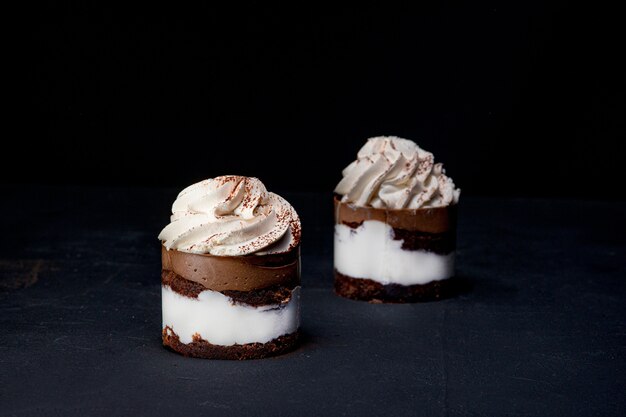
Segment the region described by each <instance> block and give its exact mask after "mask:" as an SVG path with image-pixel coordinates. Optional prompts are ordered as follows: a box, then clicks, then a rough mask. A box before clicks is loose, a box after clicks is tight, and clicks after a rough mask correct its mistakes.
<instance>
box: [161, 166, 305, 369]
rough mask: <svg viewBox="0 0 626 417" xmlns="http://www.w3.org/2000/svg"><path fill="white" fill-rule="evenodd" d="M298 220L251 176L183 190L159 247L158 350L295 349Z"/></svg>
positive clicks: (237, 355) (229, 355)
mask: <svg viewBox="0 0 626 417" xmlns="http://www.w3.org/2000/svg"><path fill="white" fill-rule="evenodd" d="M300 230H301V229H300V219H299V218H298V214H297V213H296V211H295V210H294V209H293V207H292V206H291V205H290V204H289V203H288V202H287V201H286V200H285V199H283V198H282V197H280V196H279V195H277V194H274V193H271V192H267V190H266V189H265V186H264V185H263V183H261V181H259V180H258V179H256V178H250V177H242V176H223V177H217V178H213V179H208V180H205V181H201V182H199V183H197V184H194V185H191V186H189V187H187V188H185V189H184V190H183V191H181V192H180V194H179V195H178V198H177V199H176V201H174V204H173V205H172V216H171V223H170V224H168V225H167V226H166V227H165V228H164V229H163V230H162V231H161V233H160V234H159V239H160V240H161V243H162V246H161V255H162V272H161V289H162V306H163V330H162V335H163V344H164V345H165V346H166V347H168V348H170V349H172V350H174V351H176V352H178V353H181V354H183V355H185V356H194V357H201V358H210V359H255V358H263V357H267V356H273V355H277V354H281V353H284V352H287V351H289V350H290V349H293V348H294V347H295V345H296V344H297V340H298V328H299V325H300Z"/></svg>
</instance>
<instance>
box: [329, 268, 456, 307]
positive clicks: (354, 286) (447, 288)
mask: <svg viewBox="0 0 626 417" xmlns="http://www.w3.org/2000/svg"><path fill="white" fill-rule="evenodd" d="M455 287H456V286H455V283H454V279H453V278H449V279H444V280H441V281H432V282H429V283H428V284H423V285H400V284H381V283H380V282H376V281H373V280H371V279H363V278H352V277H349V276H347V275H343V274H341V273H339V272H337V271H336V270H335V292H336V293H337V294H338V295H340V296H342V297H346V298H351V299H353V300H361V301H369V302H370V303H413V302H419V301H434V300H440V299H443V298H448V297H451V296H453V295H454V293H455V292H456V288H455Z"/></svg>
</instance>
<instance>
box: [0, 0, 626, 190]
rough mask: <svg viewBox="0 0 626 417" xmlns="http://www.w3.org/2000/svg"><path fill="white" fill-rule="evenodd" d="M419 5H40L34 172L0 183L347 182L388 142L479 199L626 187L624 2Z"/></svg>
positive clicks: (28, 116)
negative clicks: (432, 161)
mask: <svg viewBox="0 0 626 417" xmlns="http://www.w3.org/2000/svg"><path fill="white" fill-rule="evenodd" d="M410 3H412V2H405V3H400V4H393V3H389V2H367V3H361V4H360V5H358V6H340V5H337V4H335V5H333V6H332V7H326V6H323V5H321V4H317V3H307V4H298V5H292V6H281V7H280V8H279V7H271V6H269V5H267V4H266V3H265V2H252V3H245V4H244V3H240V2H237V3H236V4H233V5H232V6H224V5H222V6H219V7H216V6H205V7H199V6H194V7H192V6H175V5H174V4H172V3H170V4H168V5H166V6H158V5H155V4H152V5H150V6H148V7H146V6H132V7H131V6H129V5H126V6H124V7H121V8H115V7H114V6H111V5H95V4H92V3H91V2H80V4H77V5H74V6H68V5H65V6H58V5H57V6H50V5H48V6H45V7H38V8H33V10H30V11H29V12H28V18H27V19H26V20H25V21H24V22H23V24H22V23H20V24H19V26H20V30H19V32H18V33H17V35H14V38H15V39H16V40H17V45H18V48H17V49H18V50H19V55H20V59H18V60H17V63H18V64H22V63H23V64H25V65H24V68H23V69H18V72H19V73H20V74H19V79H20V80H21V81H20V82H19V83H17V84H15V85H17V89H18V90H19V97H20V101H19V104H18V105H16V106H13V108H12V112H11V113H10V114H9V116H10V117H9V119H11V120H10V121H11V122H13V123H16V125H17V126H18V129H16V132H17V133H16V134H15V136H13V135H12V136H11V137H9V138H8V139H9V140H11V143H12V145H14V146H16V147H17V160H18V161H21V162H24V163H25V165H24V166H25V167H26V168H25V169H24V170H17V171H16V170H14V169H12V168H8V167H7V165H6V164H3V165H4V166H3V168H2V170H3V171H4V172H2V176H1V181H2V182H4V183H13V184H15V183H17V184H21V183H27V184H82V185H91V184H99V185H142V186H143V185H148V186H173V187H177V188H182V187H183V186H186V185H188V184H189V183H191V182H193V181H197V180H200V179H203V178H208V177H213V176H217V175H222V174H226V173H236V174H244V175H253V176H258V177H260V178H261V179H262V180H263V181H264V182H265V183H266V185H267V186H268V188H269V189H278V190H305V191H306V190H318V191H319V190H325V191H330V190H332V188H333V187H334V185H335V184H336V182H337V181H338V180H339V178H340V175H341V174H340V170H341V169H342V168H343V167H344V166H345V165H347V164H348V163H349V162H350V161H352V160H353V159H354V156H355V154H356V151H357V150H358V148H359V147H360V146H361V145H362V143H363V142H364V141H365V139H366V138H367V137H370V136H376V135H384V134H387V135H398V136H403V137H407V138H410V139H413V140H415V141H416V142H418V144H420V145H421V146H422V147H423V148H425V149H427V150H429V151H432V152H434V153H435V155H436V157H437V159H438V160H439V161H442V162H444V163H445V166H446V168H447V170H448V173H449V174H450V175H451V176H452V177H453V178H454V179H455V181H456V183H457V185H458V186H460V187H461V188H462V189H463V192H464V193H465V195H513V196H566V197H567V196H570V197H583V198H601V199H622V198H623V197H622V196H621V195H619V194H618V193H616V192H615V188H614V187H615V185H616V180H617V177H618V176H619V174H620V173H621V167H622V166H623V164H624V161H625V157H624V152H623V150H624V145H623V140H624V138H625V137H626V135H625V129H624V114H625V105H624V67H623V66H622V65H621V64H620V62H621V59H620V58H621V55H623V45H620V44H619V41H618V39H619V38H620V36H619V35H620V32H621V31H622V30H621V28H620V26H621V25H622V24H621V22H619V21H618V15H617V13H615V12H614V11H611V10H609V9H603V8H600V7H596V8H589V7H586V8H579V7H576V6H574V5H572V4H568V3H565V2H532V1H530V2H529V1H524V2H506V4H498V3H496V2H488V1H479V2H471V4H470V5H464V6H463V5H456V4H452V3H449V2H432V4H429V5H422V6H418V7H416V6H415V5H411V4H410ZM133 7H134V8H133ZM18 68H22V67H21V65H19V66H18Z"/></svg>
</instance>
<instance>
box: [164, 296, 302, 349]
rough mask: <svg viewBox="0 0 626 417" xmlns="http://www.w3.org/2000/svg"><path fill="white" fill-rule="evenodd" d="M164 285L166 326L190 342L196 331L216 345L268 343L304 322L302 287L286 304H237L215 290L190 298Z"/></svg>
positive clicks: (182, 341)
mask: <svg viewBox="0 0 626 417" xmlns="http://www.w3.org/2000/svg"><path fill="white" fill-rule="evenodd" d="M161 289H162V291H161V293H162V306H163V328H165V327H166V326H169V327H171V328H172V330H173V331H174V333H176V334H177V335H178V337H179V339H180V341H181V343H190V342H191V341H192V339H193V335H194V334H196V333H197V334H199V335H200V336H201V337H202V339H204V340H206V341H208V342H209V343H212V344H214V345H222V346H232V345H234V344H240V345H242V344H245V343H255V342H256V343H266V342H269V341H270V340H272V339H276V338H277V337H279V336H282V335H285V334H289V333H293V332H295V331H296V330H297V329H298V327H299V326H300V287H296V288H295V289H294V290H293V292H292V294H291V300H289V302H288V303H287V305H285V306H282V307H279V306H278V305H266V306H259V307H252V306H249V305H245V304H235V303H233V302H232V299H231V298H230V297H227V296H225V295H224V294H222V293H220V292H217V291H211V290H205V291H202V292H201V293H200V294H198V298H190V297H185V296H183V295H180V294H179V293H177V292H175V291H173V290H172V289H171V288H170V287H169V286H167V285H162V286H161Z"/></svg>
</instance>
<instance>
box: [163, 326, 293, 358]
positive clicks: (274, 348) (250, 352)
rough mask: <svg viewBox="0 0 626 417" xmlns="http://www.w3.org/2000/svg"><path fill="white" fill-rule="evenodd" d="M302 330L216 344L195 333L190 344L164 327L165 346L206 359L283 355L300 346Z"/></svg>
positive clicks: (177, 351)
mask: <svg viewBox="0 0 626 417" xmlns="http://www.w3.org/2000/svg"><path fill="white" fill-rule="evenodd" d="M299 336H300V331H299V330H298V331H296V332H294V333H291V334H286V335H283V336H280V337H278V338H276V339H274V340H270V341H269V342H267V343H246V344H245V345H232V346H220V345H214V344H212V343H209V342H207V341H206V340H204V339H202V338H201V337H200V336H198V335H194V337H193V341H192V342H191V343H188V344H184V343H181V342H180V339H179V338H178V335H177V334H176V333H174V331H173V330H172V329H171V328H170V327H169V326H167V327H165V328H164V329H163V346H165V347H167V348H169V349H171V350H173V351H174V352H176V353H180V354H181V355H183V356H189V357H194V358H204V359H228V360H247V359H262V358H267V357H270V356H276V355H282V354H283V353H287V352H289V351H291V350H293V349H295V348H296V347H297V346H298V340H299Z"/></svg>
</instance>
